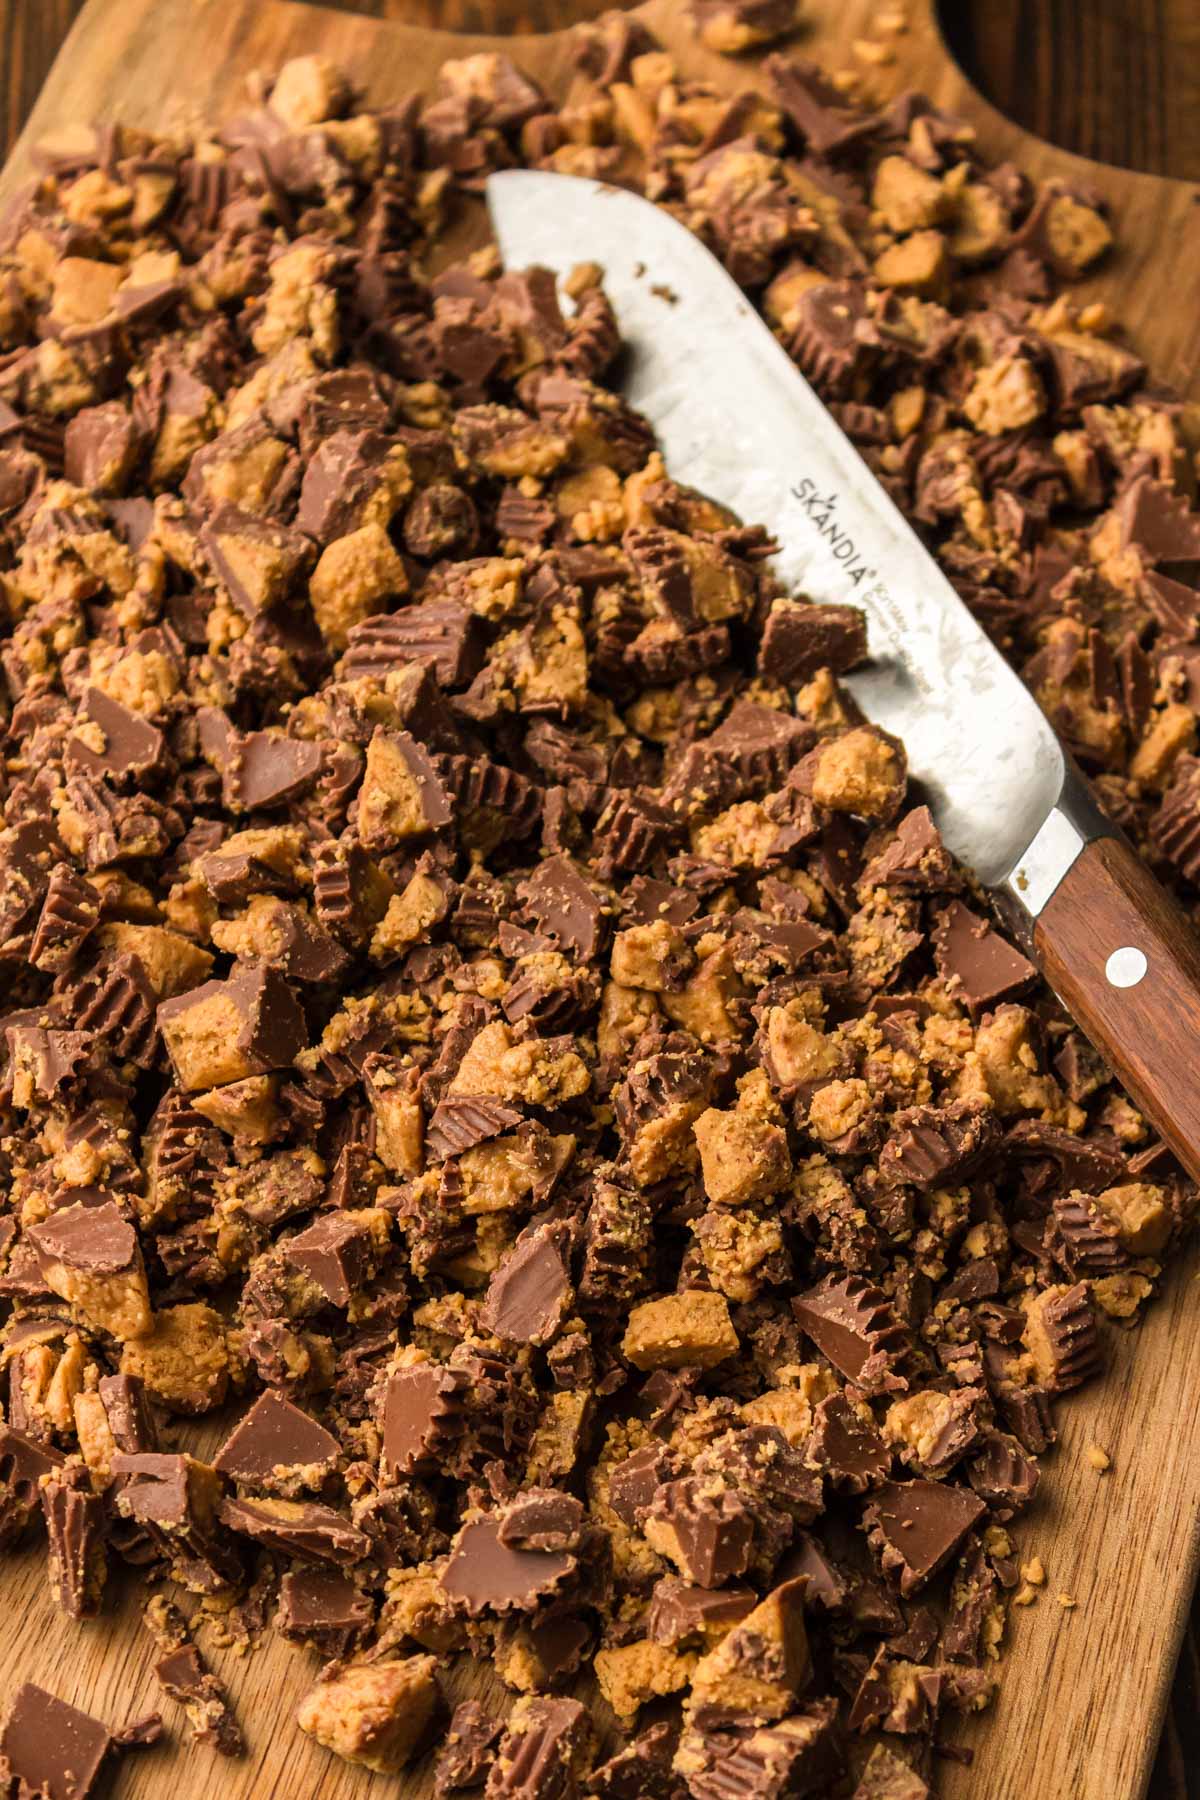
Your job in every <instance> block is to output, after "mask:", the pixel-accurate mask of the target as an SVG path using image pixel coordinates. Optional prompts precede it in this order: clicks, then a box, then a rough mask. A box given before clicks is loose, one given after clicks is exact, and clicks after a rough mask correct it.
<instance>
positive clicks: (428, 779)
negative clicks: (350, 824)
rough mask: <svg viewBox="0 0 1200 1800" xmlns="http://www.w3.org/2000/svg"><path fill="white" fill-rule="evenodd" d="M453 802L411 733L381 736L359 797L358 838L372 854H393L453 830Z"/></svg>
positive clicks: (383, 733) (371, 754) (370, 755)
mask: <svg viewBox="0 0 1200 1800" xmlns="http://www.w3.org/2000/svg"><path fill="white" fill-rule="evenodd" d="M451 817H452V813H451V807H450V801H449V798H448V796H447V793H446V789H445V788H444V787H443V785H442V781H441V778H440V775H439V772H438V770H437V769H436V768H435V766H434V764H433V763H432V762H431V761H430V759H429V757H428V756H427V755H426V753H425V750H424V749H423V748H422V746H421V745H420V744H418V743H417V742H416V740H415V738H412V737H410V736H409V734H408V733H407V732H406V731H377V732H376V733H375V735H374V736H373V737H372V739H371V742H370V744H369V745H368V747H367V769H366V774H365V776H364V777H363V783H362V786H361V788H360V789H359V793H358V813H357V823H358V835H359V839H360V841H361V843H362V845H363V847H364V849H367V850H390V849H392V848H393V847H394V846H395V845H396V844H399V843H404V842H407V840H408V839H410V838H414V837H422V836H424V835H425V834H426V833H427V832H430V831H437V830H439V829H440V828H441V827H442V826H443V825H448V824H449V823H450V819H451Z"/></svg>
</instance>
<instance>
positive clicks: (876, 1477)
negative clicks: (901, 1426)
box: [805, 1394, 892, 1494]
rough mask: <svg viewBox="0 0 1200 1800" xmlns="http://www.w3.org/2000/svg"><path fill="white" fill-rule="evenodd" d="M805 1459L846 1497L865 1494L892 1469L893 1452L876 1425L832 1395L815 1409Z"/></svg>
mask: <svg viewBox="0 0 1200 1800" xmlns="http://www.w3.org/2000/svg"><path fill="white" fill-rule="evenodd" d="M805 1457H806V1459H807V1460H808V1461H809V1462H810V1463H812V1464H814V1465H815V1466H816V1467H817V1468H819V1469H822V1470H824V1472H825V1474H826V1475H827V1476H828V1477H829V1480H830V1481H831V1482H832V1483H833V1486H834V1487H835V1488H837V1489H839V1490H840V1491H841V1492H843V1493H847V1494H865V1493H866V1492H867V1490H868V1488H872V1487H875V1486H876V1485H877V1484H878V1483H879V1482H880V1481H882V1480H883V1479H884V1477H885V1476H887V1475H888V1474H890V1473H891V1467H892V1454H891V1451H890V1450H889V1449H888V1447H887V1445H886V1444H885V1443H884V1441H883V1439H882V1438H881V1437H880V1435H879V1433H878V1431H876V1429H875V1427H874V1424H873V1423H872V1422H871V1421H870V1419H869V1418H868V1417H864V1416H863V1412H862V1411H860V1410H859V1409H858V1408H856V1407H854V1406H852V1405H851V1404H850V1402H849V1401H848V1400H847V1399H846V1398H845V1396H844V1395H842V1394H831V1395H830V1396H829V1398H828V1399H825V1400H822V1401H820V1402H819V1403H818V1405H817V1406H816V1408H815V1409H814V1411H813V1428H812V1432H811V1435H810V1436H809V1440H808V1444H807V1446H806V1449H805Z"/></svg>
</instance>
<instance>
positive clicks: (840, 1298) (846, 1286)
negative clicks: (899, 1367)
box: [792, 1275, 908, 1394]
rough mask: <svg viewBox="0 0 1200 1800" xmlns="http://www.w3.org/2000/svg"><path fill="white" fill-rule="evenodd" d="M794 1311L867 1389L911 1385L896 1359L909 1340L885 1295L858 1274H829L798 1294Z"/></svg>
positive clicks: (810, 1333)
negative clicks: (904, 1376)
mask: <svg viewBox="0 0 1200 1800" xmlns="http://www.w3.org/2000/svg"><path fill="white" fill-rule="evenodd" d="M792 1311H793V1312H794V1313H795V1315H796V1318H797V1320H798V1322H799V1324H800V1327H801V1329H802V1330H803V1331H804V1332H805V1333H806V1334H807V1335H808V1336H809V1337H810V1338H811V1339H812V1341H813V1343H814V1344H815V1345H816V1346H817V1349H818V1350H820V1351H821V1352H822V1354H823V1355H825V1356H827V1357H828V1358H829V1360H830V1362H831V1363H832V1364H833V1366H834V1368H835V1369H837V1370H838V1371H839V1373H840V1374H842V1375H844V1376H845V1377H846V1379H847V1380H848V1381H853V1382H855V1383H857V1385H858V1386H859V1387H861V1388H862V1389H863V1390H864V1392H866V1393H869V1394H875V1393H883V1392H885V1391H887V1390H888V1389H894V1388H897V1387H904V1386H906V1385H907V1384H906V1383H905V1381H904V1380H903V1378H902V1377H901V1376H899V1375H898V1374H897V1373H896V1364H897V1362H899V1361H901V1360H902V1359H903V1358H904V1356H905V1354H906V1352H907V1350H908V1340H907V1338H906V1336H905V1333H904V1330H903V1328H902V1327H901V1326H900V1324H899V1323H898V1321H897V1319H896V1316H895V1313H894V1312H893V1310H892V1307H891V1304H890V1302H889V1301H888V1298H887V1296H886V1294H884V1293H882V1292H881V1291H880V1289H878V1288H876V1287H873V1286H872V1285H871V1283H870V1282H868V1281H864V1280H863V1279H862V1277H861V1276H858V1275H846V1276H836V1275H829V1276H826V1278H825V1280H824V1281H822V1282H820V1283H818V1285H817V1286H816V1287H815V1288H810V1289H809V1290H808V1292H807V1293H805V1294H798V1295H797V1296H796V1297H795V1298H794V1299H793V1301H792Z"/></svg>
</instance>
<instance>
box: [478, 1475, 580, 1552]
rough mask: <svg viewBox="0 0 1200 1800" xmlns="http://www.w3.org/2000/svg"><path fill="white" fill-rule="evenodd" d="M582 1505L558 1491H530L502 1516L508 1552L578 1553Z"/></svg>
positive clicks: (500, 1529) (528, 1489)
mask: <svg viewBox="0 0 1200 1800" xmlns="http://www.w3.org/2000/svg"><path fill="white" fill-rule="evenodd" d="M583 1522H584V1511H583V1506H582V1503H581V1502H580V1501H578V1500H576V1498H575V1496H574V1495H573V1494H563V1493H560V1492H559V1490H558V1489H557V1488H527V1489H526V1490H525V1492H524V1493H523V1494H521V1496H520V1497H519V1498H518V1499H516V1500H512V1501H510V1502H509V1503H508V1505H507V1506H506V1507H505V1508H504V1511H503V1513H502V1514H501V1516H500V1526H499V1536H500V1542H501V1543H502V1544H503V1545H504V1546H505V1548H506V1549H510V1550H511V1549H518V1550H576V1549H578V1548H579V1542H580V1534H581V1531H582V1529H583Z"/></svg>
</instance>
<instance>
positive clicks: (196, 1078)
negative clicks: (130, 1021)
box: [158, 963, 307, 1091]
mask: <svg viewBox="0 0 1200 1800" xmlns="http://www.w3.org/2000/svg"><path fill="white" fill-rule="evenodd" d="M158 1027H159V1030H160V1031H161V1032H162V1035H163V1041H164V1043H165V1044H166V1046H167V1051H168V1054H169V1055H170V1057H171V1061H172V1063H173V1064H174V1067H175V1072H176V1075H177V1076H178V1079H179V1082H180V1085H181V1086H182V1087H184V1088H188V1089H191V1090H193V1091H195V1090H196V1089H198V1088H210V1087H221V1086H223V1085H224V1084H225V1083H227V1082H231V1081H244V1080H245V1079H246V1077H247V1076H249V1075H266V1074H269V1073H270V1071H271V1070H272V1069H284V1068H286V1067H287V1066H288V1064H289V1063H291V1062H292V1061H293V1060H294V1058H295V1057H296V1056H297V1055H298V1054H299V1053H300V1051H301V1050H302V1049H303V1048H304V1046H305V1044H306V1042H307V1033H306V1030H305V1025H304V1015H303V1013H302V1012H301V1011H300V1007H299V1005H298V1004H297V1001H296V997H295V995H294V994H293V993H292V990H291V988H290V987H289V986H288V984H287V982H286V981H285V980H284V979H283V976H282V975H280V974H279V973H278V971H277V970H275V969H273V968H271V967H270V965H269V964H267V963H239V964H237V966H236V967H235V968H234V971H233V974H232V975H230V976H229V978H228V979H227V980H225V981H206V982H204V983H203V984H202V985H201V986H200V987H197V988H192V989H191V991H190V992H189V993H186V994H180V995H178V996H177V998H176V999H174V1000H166V1001H164V1002H163V1003H162V1005H161V1006H160V1007H159V1008H158Z"/></svg>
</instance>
